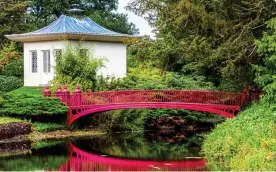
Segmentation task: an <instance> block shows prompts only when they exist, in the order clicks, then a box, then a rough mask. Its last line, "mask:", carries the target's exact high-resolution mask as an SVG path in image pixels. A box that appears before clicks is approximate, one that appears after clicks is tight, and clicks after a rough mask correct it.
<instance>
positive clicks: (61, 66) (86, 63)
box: [53, 44, 104, 90]
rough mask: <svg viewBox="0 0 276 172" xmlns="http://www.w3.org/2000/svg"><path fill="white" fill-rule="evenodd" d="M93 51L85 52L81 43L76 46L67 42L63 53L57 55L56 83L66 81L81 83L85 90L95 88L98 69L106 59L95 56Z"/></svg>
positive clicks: (68, 82)
mask: <svg viewBox="0 0 276 172" xmlns="http://www.w3.org/2000/svg"><path fill="white" fill-rule="evenodd" d="M91 51H92V50H88V51H87V52H86V53H83V48H82V47H81V44H79V45H78V46H77V47H75V48H73V47H72V46H71V45H70V44H67V45H66V48H65V50H64V52H62V55H61V56H59V57H56V66H55V67H54V68H55V76H54V79H53V82H54V85H58V84H64V83H65V84H69V85H70V86H72V87H75V86H76V84H80V85H81V86H82V89H83V90H88V89H94V88H95V84H96V80H97V71H98V70H99V69H100V68H101V67H103V66H104V60H103V59H102V58H95V57H94V56H93V54H90V52H91Z"/></svg>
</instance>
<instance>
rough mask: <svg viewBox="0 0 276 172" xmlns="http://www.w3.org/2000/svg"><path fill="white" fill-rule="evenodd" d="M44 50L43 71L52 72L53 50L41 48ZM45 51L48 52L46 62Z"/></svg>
mask: <svg viewBox="0 0 276 172" xmlns="http://www.w3.org/2000/svg"><path fill="white" fill-rule="evenodd" d="M41 52H42V71H43V73H44V74H48V73H51V71H52V70H51V67H52V63H51V62H52V60H51V51H50V50H41ZM44 53H47V56H46V62H45V59H44ZM45 67H46V68H45Z"/></svg>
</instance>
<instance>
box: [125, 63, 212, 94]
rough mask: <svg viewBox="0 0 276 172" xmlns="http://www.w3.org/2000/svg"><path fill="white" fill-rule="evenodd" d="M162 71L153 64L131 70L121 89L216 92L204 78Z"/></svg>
mask: <svg viewBox="0 0 276 172" xmlns="http://www.w3.org/2000/svg"><path fill="white" fill-rule="evenodd" d="M161 74H162V71H161V70H160V69H158V68H155V67H152V65H151V64H142V65H139V66H138V67H136V68H129V69H128V74H127V77H126V78H124V79H123V80H122V82H121V83H122V85H121V89H130V90H132V89H134V90H139V89H142V90H158V89H182V90H183V89H194V90H215V87H214V85H213V84H212V83H210V82H206V81H205V78H204V77H200V76H192V75H181V74H179V73H174V72H167V73H166V75H164V76H162V75H161Z"/></svg>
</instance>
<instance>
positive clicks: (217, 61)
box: [128, 0, 276, 91]
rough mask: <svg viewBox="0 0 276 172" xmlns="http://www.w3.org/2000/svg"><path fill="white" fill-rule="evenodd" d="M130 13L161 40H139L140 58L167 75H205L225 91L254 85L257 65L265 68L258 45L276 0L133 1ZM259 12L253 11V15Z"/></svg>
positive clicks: (137, 50)
mask: <svg viewBox="0 0 276 172" xmlns="http://www.w3.org/2000/svg"><path fill="white" fill-rule="evenodd" d="M128 9H130V10H131V11H133V12H135V13H136V14H138V15H141V16H144V17H145V18H146V19H148V21H149V22H150V23H151V24H152V25H153V26H154V27H155V28H156V33H157V39H156V40H148V39H145V40H141V41H134V45H135V46H133V47H134V52H136V53H137V56H138V57H139V59H144V60H147V61H153V62H154V63H155V64H156V65H158V66H157V67H158V68H161V69H162V70H163V71H165V72H166V71H167V70H169V71H179V72H180V71H182V72H184V73H186V74H187V73H188V74H190V73H193V74H198V75H203V76H205V77H206V78H207V79H208V80H209V81H211V82H213V83H215V84H216V86H218V87H219V89H221V90H231V91H240V90H241V89H242V87H243V85H244V84H245V83H247V84H254V83H253V80H254V72H253V70H252V68H251V65H252V64H259V63H260V55H259V54H258V53H257V48H256V46H255V45H254V41H255V40H256V38H259V37H260V35H261V34H262V32H263V30H264V29H265V27H264V26H265V25H264V24H265V22H266V21H268V20H269V19H271V18H273V17H275V15H274V12H275V10H276V3H275V2H274V1H273V0H234V1H233V0H224V1H218V0H208V1H203V0H201V1H191V0H181V1H180V0H179V1H168V0H151V1H148V0H132V1H131V2H130V4H129V6H128ZM252 9H254V10H252Z"/></svg>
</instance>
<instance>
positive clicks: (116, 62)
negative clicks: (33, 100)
mask: <svg viewBox="0 0 276 172" xmlns="http://www.w3.org/2000/svg"><path fill="white" fill-rule="evenodd" d="M70 44H71V45H73V46H74V45H76V44H77V42H76V41H70ZM64 47H65V42H64V41H48V42H29V43H24V85H25V86H42V85H45V84H49V82H50V81H51V80H52V79H53V77H54V70H53V68H52V69H51V72H50V73H47V74H45V73H43V54H42V51H43V50H50V58H51V65H52V66H54V64H55V58H54V50H56V49H63V48H64ZM82 47H83V48H85V49H88V50H90V53H91V54H92V53H93V54H94V57H96V58H100V57H103V58H105V59H107V61H106V62H105V67H104V68H102V69H101V70H100V71H98V74H99V75H103V76H115V77H116V78H122V77H124V76H126V71H127V64H126V61H127V60H126V45H125V44H123V43H109V42H83V43H82ZM31 51H37V58H38V72H37V73H32V64H31V62H32V61H31Z"/></svg>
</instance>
